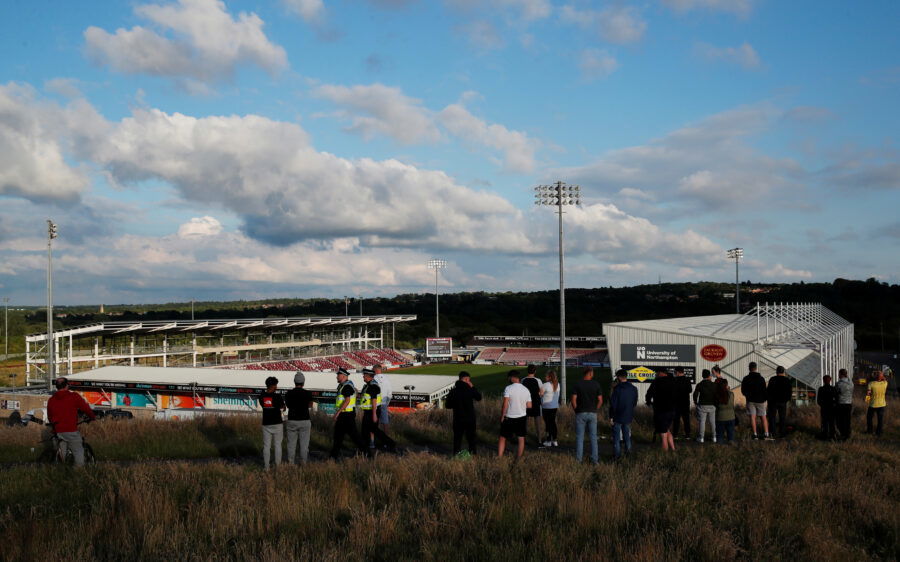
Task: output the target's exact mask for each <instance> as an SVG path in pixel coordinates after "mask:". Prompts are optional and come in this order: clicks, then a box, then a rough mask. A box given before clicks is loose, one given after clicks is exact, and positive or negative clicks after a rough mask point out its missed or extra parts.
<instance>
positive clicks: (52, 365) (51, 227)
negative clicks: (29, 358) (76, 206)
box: [47, 219, 59, 390]
mask: <svg viewBox="0 0 900 562" xmlns="http://www.w3.org/2000/svg"><path fill="white" fill-rule="evenodd" d="M57 236H59V233H58V232H57V229H56V223H54V222H53V221H52V220H50V219H47V388H48V389H50V390H52V389H53V379H55V378H56V356H55V353H54V351H55V350H54V349H53V348H54V343H55V342H54V340H53V239H54V238H56V237H57Z"/></svg>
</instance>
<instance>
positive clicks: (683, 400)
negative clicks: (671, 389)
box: [672, 367, 692, 439]
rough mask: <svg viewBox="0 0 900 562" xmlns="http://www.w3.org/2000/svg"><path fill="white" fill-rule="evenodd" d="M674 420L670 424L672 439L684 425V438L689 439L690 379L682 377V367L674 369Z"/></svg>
mask: <svg viewBox="0 0 900 562" xmlns="http://www.w3.org/2000/svg"><path fill="white" fill-rule="evenodd" d="M673 383H674V386H675V419H674V420H673V422H672V437H677V436H678V430H679V428H680V427H681V425H682V423H683V424H684V438H685V439H690V438H691V390H692V389H691V379H689V378H687V377H686V376H684V367H675V379H674V381H673Z"/></svg>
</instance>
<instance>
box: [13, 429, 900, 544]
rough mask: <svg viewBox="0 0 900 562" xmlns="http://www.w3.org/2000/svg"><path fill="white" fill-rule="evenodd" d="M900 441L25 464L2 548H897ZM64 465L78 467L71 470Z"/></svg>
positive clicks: (18, 473) (16, 471) (18, 472)
mask: <svg viewBox="0 0 900 562" xmlns="http://www.w3.org/2000/svg"><path fill="white" fill-rule="evenodd" d="M898 462H900V454H898V452H897V450H896V449H895V448H892V449H885V448H882V447H879V446H876V445H874V444H872V443H869V442H859V443H852V444H845V445H844V446H840V447H835V446H827V445H824V444H820V443H816V442H812V441H805V442H801V443H794V444H792V445H791V446H783V445H780V444H779V445H775V446H767V444H762V443H752V444H751V443H748V444H746V445H742V446H740V447H706V448H696V449H693V450H691V451H689V452H688V451H685V452H684V454H677V455H664V454H662V452H660V451H656V450H653V451H648V452H646V453H644V454H641V455H639V456H636V457H634V458H632V459H628V460H627V461H626V462H624V463H622V464H602V465H600V466H599V467H596V468H595V467H591V466H588V465H583V464H582V465H578V464H576V463H575V462H574V460H572V459H571V458H570V457H564V456H556V455H538V454H532V455H530V456H528V457H526V458H525V459H524V460H523V461H522V462H520V463H519V464H517V465H513V464H512V463H511V462H510V461H509V459H505V460H504V461H498V460H496V459H493V458H479V459H477V460H472V461H458V460H448V459H446V458H443V457H440V456H435V455H426V454H414V455H408V456H406V457H402V458H398V457H392V456H387V457H379V458H378V459H377V460H375V461H365V460H362V459H354V460H348V461H345V462H343V463H342V464H340V465H336V464H334V463H331V462H324V463H315V464H311V465H307V466H305V467H302V468H298V467H282V468H280V469H279V470H277V471H274V472H271V473H265V472H263V471H261V470H259V469H258V468H255V467H250V466H245V465H234V464H226V463H222V462H214V463H206V464H192V463H185V462H167V463H152V464H129V465H116V464H107V465H101V466H97V467H93V468H92V469H89V470H84V471H71V470H66V469H64V468H56V467H40V468H36V467H31V466H29V467H17V468H13V469H10V470H7V471H5V473H4V474H3V476H4V478H5V480H6V482H7V483H8V484H5V485H4V486H2V487H0V506H2V508H0V535H2V536H3V537H4V548H3V550H2V551H0V558H2V559H6V560H27V559H32V558H35V559H101V560H122V559H128V560H136V559H161V558H167V559H168V558H172V557H175V558H182V559H185V558H191V559H247V558H258V559H267V560H282V559H316V560H319V559H324V560H347V559H348V558H349V559H363V558H366V559H374V560H392V559H402V560H408V559H424V560H447V559H452V560H460V559H466V558H469V559H502V560H516V559H518V560H536V559H548V558H552V559H558V560H565V559H585V558H588V559H607V558H610V559H627V560H667V559H672V560H674V559H696V560H724V559H733V558H740V559H753V560H772V559H779V558H789V559H816V560H834V559H852V560H861V559H872V558H874V559H888V560H889V559H897V558H898V556H900V547H898V545H900V510H898V507H900V506H898V496H897V491H898V490H900V475H898V472H897V470H896V467H897V463H898ZM63 475H64V477H62V478H61V476H63Z"/></svg>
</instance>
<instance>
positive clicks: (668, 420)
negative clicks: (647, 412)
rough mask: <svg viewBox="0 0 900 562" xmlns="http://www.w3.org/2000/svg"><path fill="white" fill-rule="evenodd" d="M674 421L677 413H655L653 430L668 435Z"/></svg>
mask: <svg viewBox="0 0 900 562" xmlns="http://www.w3.org/2000/svg"><path fill="white" fill-rule="evenodd" d="M674 420H675V412H653V429H654V430H655V431H656V433H668V432H669V430H670V429H672V422H673V421H674Z"/></svg>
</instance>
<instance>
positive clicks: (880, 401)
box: [869, 381, 887, 408]
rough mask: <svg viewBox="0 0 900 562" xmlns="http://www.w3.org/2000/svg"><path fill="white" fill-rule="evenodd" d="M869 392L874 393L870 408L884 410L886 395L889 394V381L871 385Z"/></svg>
mask: <svg viewBox="0 0 900 562" xmlns="http://www.w3.org/2000/svg"><path fill="white" fill-rule="evenodd" d="M869 392H871V393H872V399H871V400H870V401H869V407H870V408H884V407H885V406H887V401H886V400H885V399H884V395H885V394H886V393H887V381H873V382H870V383H869Z"/></svg>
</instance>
